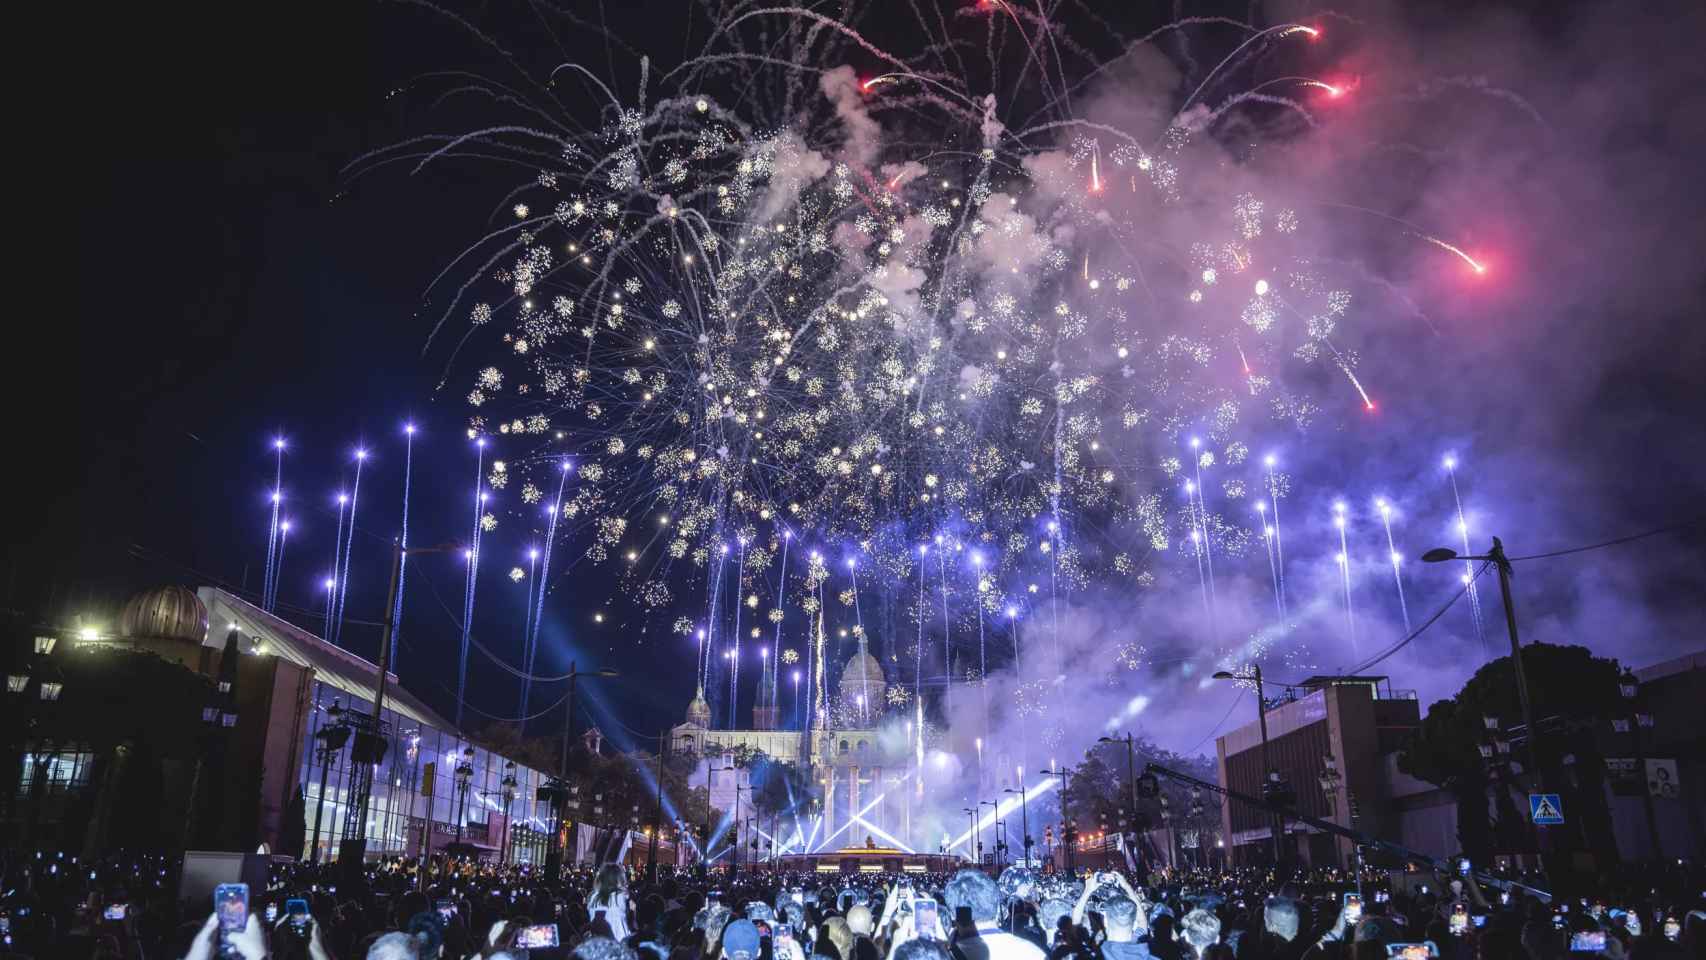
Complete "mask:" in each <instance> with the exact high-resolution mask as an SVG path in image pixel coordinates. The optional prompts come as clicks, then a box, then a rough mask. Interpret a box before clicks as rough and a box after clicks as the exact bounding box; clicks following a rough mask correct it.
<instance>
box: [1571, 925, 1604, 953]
mask: <svg viewBox="0 0 1706 960" xmlns="http://www.w3.org/2000/svg"><path fill="white" fill-rule="evenodd" d="M1604 950H1605V931H1604V930H1578V931H1576V932H1575V933H1572V934H1570V952H1571V953H1600V952H1602V951H1604Z"/></svg>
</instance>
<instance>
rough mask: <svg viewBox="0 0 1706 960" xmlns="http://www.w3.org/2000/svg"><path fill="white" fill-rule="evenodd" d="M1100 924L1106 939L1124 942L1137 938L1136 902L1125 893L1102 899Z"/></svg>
mask: <svg viewBox="0 0 1706 960" xmlns="http://www.w3.org/2000/svg"><path fill="white" fill-rule="evenodd" d="M1102 926H1103V927H1105V928H1106V929H1107V931H1108V939H1109V940H1113V941H1115V942H1116V943H1124V942H1126V941H1129V940H1134V939H1136V938H1137V903H1136V901H1134V900H1132V899H1131V898H1130V897H1128V896H1126V895H1125V894H1123V893H1122V894H1119V895H1118V896H1112V897H1108V898H1107V899H1105V900H1103V901H1102Z"/></svg>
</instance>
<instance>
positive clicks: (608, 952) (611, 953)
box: [569, 937, 639, 960]
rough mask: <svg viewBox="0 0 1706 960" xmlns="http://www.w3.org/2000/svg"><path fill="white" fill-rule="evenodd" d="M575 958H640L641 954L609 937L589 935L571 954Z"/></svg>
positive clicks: (602, 959)
mask: <svg viewBox="0 0 1706 960" xmlns="http://www.w3.org/2000/svg"><path fill="white" fill-rule="evenodd" d="M569 955H570V956H572V957H574V958H575V960H639V955H638V954H636V953H635V952H634V951H633V950H631V949H629V948H628V945H627V944H623V943H618V942H616V941H615V940H612V939H610V938H609V937H587V938H586V939H585V940H582V941H581V942H580V945H579V946H577V947H575V949H574V951H573V952H572V953H570V954H569Z"/></svg>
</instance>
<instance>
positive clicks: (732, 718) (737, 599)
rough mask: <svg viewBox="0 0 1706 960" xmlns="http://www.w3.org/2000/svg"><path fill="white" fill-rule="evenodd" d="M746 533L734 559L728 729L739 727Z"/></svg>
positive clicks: (741, 539) (741, 538) (742, 536)
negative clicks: (733, 610)
mask: <svg viewBox="0 0 1706 960" xmlns="http://www.w3.org/2000/svg"><path fill="white" fill-rule="evenodd" d="M746 542H747V538H746V534H744V533H743V534H741V536H740V554H739V555H738V556H737V558H736V560H735V593H734V608H735V628H734V635H733V642H732V643H731V644H730V646H729V650H730V653H731V656H730V657H729V729H730V730H736V729H739V728H740V721H739V719H738V718H737V716H736V711H737V710H738V709H739V706H740V611H741V608H742V607H744V606H746V604H745V602H744V601H743V594H744V593H745V592H746V585H745V584H746Z"/></svg>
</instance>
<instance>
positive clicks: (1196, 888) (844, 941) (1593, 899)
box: [0, 854, 1706, 960]
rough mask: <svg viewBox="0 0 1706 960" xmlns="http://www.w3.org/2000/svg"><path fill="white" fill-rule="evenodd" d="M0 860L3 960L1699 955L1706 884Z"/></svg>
mask: <svg viewBox="0 0 1706 960" xmlns="http://www.w3.org/2000/svg"><path fill="white" fill-rule="evenodd" d="M4 866H5V881H4V882H5V890H4V893H3V899H0V926H3V931H0V949H3V950H5V951H6V952H9V953H11V954H14V955H21V956H25V957H43V958H46V957H67V958H73V957H75V958H81V957H89V958H103V960H104V958H114V960H155V958H161V960H175V958H179V957H183V958H188V960H215V958H241V960H263V958H267V957H276V958H278V960H298V958H306V960H357V958H368V960H465V958H482V960H523V958H525V960H554V958H559V957H561V958H571V957H572V958H574V960H1145V958H1159V960H1305V958H1309V960H1315V958H1320V960H1340V958H1344V960H1363V958H1385V957H1399V958H1402V960H1411V958H1423V957H1441V958H1447V960H1495V958H1512V960H1568V958H1573V957H1587V956H1599V957H1610V958H1613V960H1616V958H1625V957H1626V958H1630V960H1648V958H1668V957H1691V958H1701V957H1706V886H1703V885H1702V877H1701V876H1700V874H1699V873H1698V872H1697V871H1694V870H1692V869H1691V868H1690V867H1689V866H1688V865H1686V864H1677V865H1675V866H1673V867H1671V868H1669V869H1668V870H1666V871H1664V872H1663V874H1662V875H1658V874H1655V873H1653V872H1651V871H1649V872H1647V873H1644V874H1631V875H1630V876H1629V877H1627V878H1626V879H1622V880H1619V879H1616V878H1606V879H1605V881H1604V882H1603V883H1602V884H1601V885H1600V887H1599V889H1598V890H1597V891H1596V892H1595V893H1594V894H1591V895H1588V896H1572V897H1570V898H1567V899H1566V898H1564V897H1562V896H1558V897H1553V896H1550V895H1548V894H1546V893H1545V892H1544V891H1543V890H1542V889H1540V888H1537V887H1535V886H1532V885H1525V884H1523V883H1513V882H1507V881H1505V880H1502V879H1500V878H1498V877H1496V876H1489V875H1487V874H1484V873H1483V874H1479V878H1478V876H1477V873H1476V872H1473V871H1464V872H1462V873H1457V872H1452V873H1449V874H1446V873H1441V874H1438V875H1416V874H1413V873H1411V874H1405V873H1394V872H1388V871H1375V870H1367V871H1364V872H1362V873H1361V874H1360V875H1359V874H1356V873H1354V872H1345V871H1339V870H1333V869H1318V870H1315V871H1312V872H1308V873H1305V874H1301V875H1297V876H1291V877H1288V878H1285V879H1281V878H1279V877H1277V876H1276V875H1275V874H1274V873H1273V872H1272V871H1268V870H1263V869H1254V868H1252V869H1245V870H1220V871H1212V872H1210V871H1196V872H1189V871H1186V872H1177V871H1173V870H1167V869H1163V870H1158V871H1155V872H1152V873H1148V874H1146V875H1142V876H1139V875H1136V874H1134V873H1133V872H1131V871H1118V870H1103V871H1092V872H1087V873H1083V874H1080V875H1077V876H1074V875H1070V874H1068V873H1066V872H1063V871H1053V870H1046V871H1044V870H1033V869H1030V868H1027V867H1009V868H1007V869H1006V870H1004V871H1001V872H1000V873H999V874H996V873H995V872H994V871H993V870H991V871H985V870H980V869H977V868H975V867H967V868H964V869H960V870H957V871H955V872H953V873H951V874H927V873H904V874H876V873H855V874H839V873H837V874H821V873H812V874H803V873H802V874H792V873H787V872H782V871H770V870H751V869H749V870H746V871H743V872H741V873H738V874H733V873H729V872H726V871H723V870H711V871H694V870H676V869H674V868H660V869H659V870H657V871H656V872H655V874H650V875H649V874H648V872H647V871H646V870H644V869H643V868H642V869H634V868H629V867H624V866H622V865H618V864H605V865H603V866H601V867H597V868H588V867H578V868H575V869H571V870H568V871H565V872H564V873H563V874H562V876H561V877H560V878H557V879H555V880H551V879H547V878H545V877H544V876H543V875H542V874H541V872H540V871H538V870H537V869H534V868H531V867H528V866H525V865H522V866H503V867H500V866H496V865H491V864H476V863H471V862H437V863H433V864H431V865H429V866H427V867H425V868H422V867H421V866H420V865H419V864H418V863H416V862H414V861H386V862H380V863H377V864H373V865H370V866H369V868H368V869H367V870H366V871H365V873H364V874H363V875H361V876H360V877H359V878H358V880H357V881H356V882H355V883H354V884H353V886H352V885H351V883H350V881H349V879H348V878H349V874H348V872H347V871H344V870H342V869H340V868H339V867H338V866H337V865H335V864H334V865H327V866H313V865H297V864H283V865H278V866H275V867H274V868H273V870H272V875H271V877H270V879H269V880H268V882H267V884H266V886H265V889H255V890H249V889H248V888H246V887H244V888H241V889H238V888H236V887H231V888H227V887H220V888H219V889H220V891H223V894H221V895H222V896H226V899H224V900H221V901H219V903H218V908H217V909H212V910H211V911H210V907H212V906H213V905H210V904H209V903H208V902H207V901H206V900H205V899H202V900H199V901H193V902H192V901H185V900H180V899H179V898H178V896H177V893H178V890H179V886H178V877H177V865H176V864H175V863H173V862H169V861H166V860H163V859H160V858H153V857H139V858H129V859H127V858H120V857H115V858H109V859H106V860H103V861H101V862H99V863H79V862H78V860H77V858H76V857H67V856H65V855H63V854H59V855H51V856H49V855H43V854H37V855H35V856H34V857H33V858H30V859H25V860H19V861H14V862H9V863H7V864H5V865H4ZM340 883H342V884H344V886H343V887H342V888H340V886H339V884H340ZM239 894H240V898H241V902H239ZM216 899H217V897H216Z"/></svg>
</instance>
